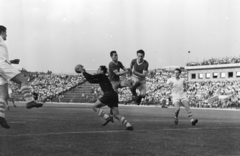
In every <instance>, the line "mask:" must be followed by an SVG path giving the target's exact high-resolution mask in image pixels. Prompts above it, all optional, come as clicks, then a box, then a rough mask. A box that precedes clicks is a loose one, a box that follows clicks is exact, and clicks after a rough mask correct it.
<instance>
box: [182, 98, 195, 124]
mask: <svg viewBox="0 0 240 156" xmlns="http://www.w3.org/2000/svg"><path fill="white" fill-rule="evenodd" d="M181 102H182V104H183V106H184V107H185V109H186V111H187V115H188V118H189V119H190V121H191V123H192V125H193V126H194V125H196V124H197V122H198V119H194V118H193V115H192V112H191V110H190V107H189V103H188V100H187V99H183V100H181Z"/></svg>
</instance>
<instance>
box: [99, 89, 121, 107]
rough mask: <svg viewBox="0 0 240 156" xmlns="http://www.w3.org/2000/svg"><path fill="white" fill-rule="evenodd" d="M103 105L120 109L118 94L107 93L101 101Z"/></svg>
mask: <svg viewBox="0 0 240 156" xmlns="http://www.w3.org/2000/svg"><path fill="white" fill-rule="evenodd" d="M99 101H100V102H101V103H103V104H106V105H107V106H108V107H110V108H111V107H118V94H117V93H116V92H106V93H104V94H103V96H102V97H101V98H100V99H99Z"/></svg>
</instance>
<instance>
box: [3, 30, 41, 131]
mask: <svg viewBox="0 0 240 156" xmlns="http://www.w3.org/2000/svg"><path fill="white" fill-rule="evenodd" d="M5 40H7V29H6V27H4V26H1V25H0V76H1V77H0V81H1V82H0V125H1V126H2V127H4V128H10V127H9V125H8V124H7V122H6V120H5V105H6V103H7V100H8V83H7V82H8V81H9V80H11V81H13V82H16V83H17V84H20V85H21V91H22V93H23V96H24V98H25V100H26V101H27V104H26V107H27V108H28V109H30V108H33V107H42V106H43V104H41V103H37V102H35V101H34V99H33V97H32V95H31V91H30V88H29V84H28V81H27V80H26V79H25V77H24V76H23V74H21V73H20V72H19V71H18V70H17V69H16V68H14V67H13V66H11V63H18V62H19V60H18V59H17V60H12V61H10V60H9V58H8V49H7V46H6V44H5V42H4V41H5Z"/></svg>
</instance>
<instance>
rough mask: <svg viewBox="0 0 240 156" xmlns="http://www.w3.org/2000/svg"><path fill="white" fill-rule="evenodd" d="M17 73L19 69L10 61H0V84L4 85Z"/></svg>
mask: <svg viewBox="0 0 240 156" xmlns="http://www.w3.org/2000/svg"><path fill="white" fill-rule="evenodd" d="M19 73H20V71H19V70H17V68H14V67H13V66H11V64H10V63H8V62H1V63H0V85H4V84H5V83H7V82H8V81H9V80H11V79H12V78H14V77H15V76H16V75H18V74H19Z"/></svg>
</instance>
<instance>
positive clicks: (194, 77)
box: [185, 63, 240, 81]
mask: <svg viewBox="0 0 240 156" xmlns="http://www.w3.org/2000/svg"><path fill="white" fill-rule="evenodd" d="M185 69H186V70H187V72H188V81H223V80H230V81H231V80H240V63H236V64H221V65H207V66H186V67H185Z"/></svg>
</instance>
